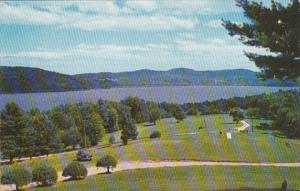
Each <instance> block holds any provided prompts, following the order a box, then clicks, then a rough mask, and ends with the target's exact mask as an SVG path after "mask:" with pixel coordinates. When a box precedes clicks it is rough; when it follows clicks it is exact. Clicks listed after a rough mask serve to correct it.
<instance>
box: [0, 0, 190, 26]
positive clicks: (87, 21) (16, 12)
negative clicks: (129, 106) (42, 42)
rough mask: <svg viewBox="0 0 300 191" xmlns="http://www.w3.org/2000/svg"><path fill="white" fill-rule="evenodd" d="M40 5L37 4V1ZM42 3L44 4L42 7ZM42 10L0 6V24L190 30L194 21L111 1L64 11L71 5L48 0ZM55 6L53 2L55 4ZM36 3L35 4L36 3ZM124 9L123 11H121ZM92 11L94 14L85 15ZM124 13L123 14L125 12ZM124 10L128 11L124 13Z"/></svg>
mask: <svg viewBox="0 0 300 191" xmlns="http://www.w3.org/2000/svg"><path fill="white" fill-rule="evenodd" d="M38 5H40V4H38ZM41 5H43V6H41ZM41 5H40V7H39V8H40V9H43V10H44V9H45V10H48V11H41V10H39V9H36V8H33V6H32V5H30V4H21V5H11V4H8V3H5V2H2V3H1V5H0V23H18V24H40V25H45V24H47V25H49V24H52V25H59V26H60V27H72V28H78V29H82V30H120V29H126V30H155V31H160V30H173V29H185V30H188V29H193V28H194V26H195V25H196V21H195V20H193V19H190V18H178V17H175V16H167V15H157V14H153V15H136V14H134V15H132V14H128V12H130V11H129V9H128V8H119V7H117V6H116V5H115V4H114V3H113V2H112V1H104V2H87V3H84V4H83V3H78V4H77V3H74V6H77V7H78V9H79V12H78V11H77V12H76V11H66V10H65V9H66V8H67V7H68V6H71V5H73V4H70V3H69V4H67V3H58V4H57V6H56V7H55V6H54V5H53V3H52V4H50V3H49V2H47V3H45V4H41ZM55 5H56V4H55ZM36 6H37V5H36ZM124 10H125V11H124ZM88 11H94V12H95V14H90V15H89V14H87V12H88ZM124 12H125V13H124ZM126 12H127V13H126Z"/></svg>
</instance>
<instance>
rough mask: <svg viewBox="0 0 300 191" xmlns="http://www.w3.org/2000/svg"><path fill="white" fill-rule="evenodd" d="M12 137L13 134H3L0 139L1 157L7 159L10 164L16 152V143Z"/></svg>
mask: <svg viewBox="0 0 300 191" xmlns="http://www.w3.org/2000/svg"><path fill="white" fill-rule="evenodd" d="M14 138H15V137H14V136H3V137H2V139H1V141H0V148H1V152H2V155H3V158H7V159H9V162H10V163H11V164H12V163H13V159H14V158H15V157H16V156H17V153H18V148H17V143H16V141H15V140H14Z"/></svg>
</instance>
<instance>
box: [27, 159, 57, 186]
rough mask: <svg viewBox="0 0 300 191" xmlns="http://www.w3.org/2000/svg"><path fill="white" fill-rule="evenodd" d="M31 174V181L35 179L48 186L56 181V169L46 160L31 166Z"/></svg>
mask: <svg viewBox="0 0 300 191" xmlns="http://www.w3.org/2000/svg"><path fill="white" fill-rule="evenodd" d="M32 176H33V179H32V181H35V182H37V183H38V184H40V185H43V186H50V185H53V184H55V183H56V182H57V172H56V170H55V169H54V168H53V167H52V166H51V165H50V164H49V163H46V162H42V163H40V164H38V165H37V166H35V167H33V170H32Z"/></svg>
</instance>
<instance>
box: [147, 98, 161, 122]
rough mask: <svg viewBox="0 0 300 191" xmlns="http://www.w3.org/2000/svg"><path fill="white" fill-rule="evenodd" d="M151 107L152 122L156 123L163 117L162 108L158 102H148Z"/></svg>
mask: <svg viewBox="0 0 300 191" xmlns="http://www.w3.org/2000/svg"><path fill="white" fill-rule="evenodd" d="M148 108H149V115H150V122H152V123H154V124H156V121H157V120H159V119H161V110H160V108H159V106H158V104H157V103H155V102H152V101H151V102H148Z"/></svg>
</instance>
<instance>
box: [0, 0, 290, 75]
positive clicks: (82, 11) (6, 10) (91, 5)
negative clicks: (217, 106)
mask: <svg viewBox="0 0 300 191" xmlns="http://www.w3.org/2000/svg"><path fill="white" fill-rule="evenodd" d="M270 1H271V0H263V2H264V3H266V4H268V3H270ZM280 2H282V3H287V2H289V1H288V0H282V1H280ZM222 18H223V19H228V20H232V21H235V22H243V21H245V18H244V16H243V13H242V10H241V9H240V8H238V7H236V6H235V1H234V0H196V1H193V0H183V1H176V0H153V1H151V0H145V1H143V0H136V1H129V0H127V1H126V0H118V1H98V2H96V1H88V2H79V1H74V2H72V1H66V2H64V1H58V2H54V1H49V2H45V1H43V2H42V1H41V2H33V1H25V2H0V65H2V66H29V67H38V68H43V69H46V70H51V71H57V72H61V73H67V74H76V73H87V72H103V71H110V72H119V71H129V70H138V69H145V68H147V69H154V70H168V69H171V68H177V67H185V68H192V69H195V70H219V69H233V68H245V69H251V70H257V68H256V67H255V65H254V63H252V62H250V61H248V59H247V58H246V57H245V56H244V54H243V52H244V51H252V52H260V53H264V52H265V50H262V49H260V48H253V47H246V46H244V45H242V44H241V43H240V42H239V41H238V40H237V38H231V37H230V36H229V35H228V34H227V31H226V30H225V29H224V28H223V27H222V26H221V19H222Z"/></svg>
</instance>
